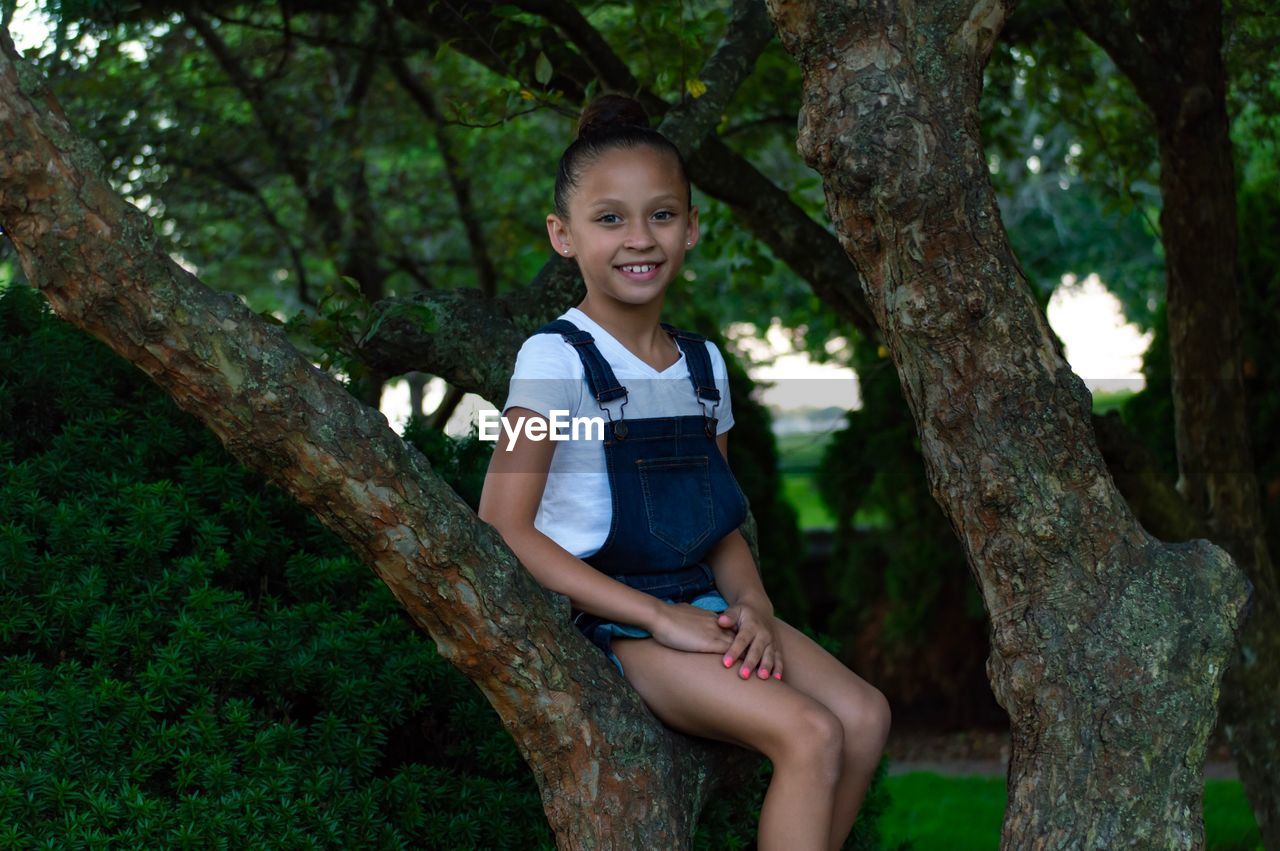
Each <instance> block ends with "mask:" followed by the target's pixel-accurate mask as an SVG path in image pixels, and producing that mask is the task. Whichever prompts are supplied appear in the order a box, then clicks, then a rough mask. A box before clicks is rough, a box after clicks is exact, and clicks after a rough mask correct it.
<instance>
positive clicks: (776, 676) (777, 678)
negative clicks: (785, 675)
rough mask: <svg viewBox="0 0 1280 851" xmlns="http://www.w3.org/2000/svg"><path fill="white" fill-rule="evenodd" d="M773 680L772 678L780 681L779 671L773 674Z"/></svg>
mask: <svg viewBox="0 0 1280 851" xmlns="http://www.w3.org/2000/svg"><path fill="white" fill-rule="evenodd" d="M773 678H774V679H775V680H780V679H782V672H781V671H779V672H778V673H776V674H774V675H773Z"/></svg>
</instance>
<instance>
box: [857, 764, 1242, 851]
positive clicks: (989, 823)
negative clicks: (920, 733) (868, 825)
mask: <svg viewBox="0 0 1280 851" xmlns="http://www.w3.org/2000/svg"><path fill="white" fill-rule="evenodd" d="M886 783H887V784H888V788H889V795H890V799H891V801H892V804H891V806H890V807H889V810H888V811H887V812H886V813H885V814H884V816H883V817H882V818H881V820H880V831H881V835H882V836H883V838H884V843H883V844H884V847H885V848H893V847H896V845H897V844H898V843H900V842H902V841H904V840H910V841H911V848H912V851H943V849H945V851H991V849H995V848H998V847H999V846H1000V826H1001V824H1002V822H1003V821H1004V807H1005V788H1004V784H1005V781H1004V778H1003V777H979V776H971V777H945V776H942V775H939V774H934V773H932V772H926V771H918V772H910V773H908V774H897V775H891V776H890V777H888V778H887V779H886ZM1204 825H1205V840H1206V841H1205V848H1206V849H1208V851H1255V849H1257V851H1261V849H1262V839H1261V837H1260V836H1259V834H1258V827H1257V824H1256V823H1255V822H1254V820H1253V813H1252V812H1251V811H1250V810H1249V805H1248V804H1247V803H1246V802H1245V798H1244V789H1243V787H1242V786H1241V785H1240V781H1238V780H1208V781H1206V782H1205V791H1204Z"/></svg>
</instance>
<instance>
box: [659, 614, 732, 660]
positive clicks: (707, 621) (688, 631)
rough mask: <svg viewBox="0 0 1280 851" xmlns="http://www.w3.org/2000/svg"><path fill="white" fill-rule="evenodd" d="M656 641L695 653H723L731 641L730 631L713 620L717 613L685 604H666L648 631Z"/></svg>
mask: <svg viewBox="0 0 1280 851" xmlns="http://www.w3.org/2000/svg"><path fill="white" fill-rule="evenodd" d="M649 631H650V632H651V633H653V637H654V638H656V639H657V640H658V643H659V644H662V645H665V646H667V647H671V648H673V649H675V650H688V651H691V652H694V653H723V652H725V651H726V650H728V649H729V646H730V645H731V644H732V643H733V637H734V636H733V630H732V629H726V628H724V627H722V626H720V624H718V623H717V622H716V613H715V612H708V611H707V610H706V609H700V608H698V607H697V606H691V605H689V604H688V603H667V604H665V605H663V606H662V607H661V614H660V616H659V618H658V620H657V622H656V623H655V624H653V626H652V627H651V628H650V630H649Z"/></svg>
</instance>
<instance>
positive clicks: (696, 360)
mask: <svg viewBox="0 0 1280 851" xmlns="http://www.w3.org/2000/svg"><path fill="white" fill-rule="evenodd" d="M661 325H662V329H663V330H664V331H666V332H667V333H668V334H670V335H671V336H672V337H674V338H675V341H676V345H678V346H679V347H680V350H681V351H682V352H684V357H685V360H686V361H688V363H689V380H690V381H692V382H693V391H694V393H696V394H697V395H698V401H699V402H702V401H704V400H705V401H708V402H711V403H712V405H711V412H712V413H711V414H708V415H707V416H711V415H712V414H714V413H715V410H716V405H718V404H719V403H720V390H719V388H717V387H716V379H715V375H713V374H712V371H711V355H710V354H708V353H707V338H706V337H704V336H702V335H701V334H697V333H694V332H693V331H681V330H680V329H678V328H675V327H673V326H671V325H668V324H667V323H666V322H663V323H661ZM704 410H705V408H704Z"/></svg>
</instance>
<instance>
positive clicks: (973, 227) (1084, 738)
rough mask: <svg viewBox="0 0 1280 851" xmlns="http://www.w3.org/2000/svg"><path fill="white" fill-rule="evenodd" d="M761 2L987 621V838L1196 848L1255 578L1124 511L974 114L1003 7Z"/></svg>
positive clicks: (811, 159) (808, 156) (804, 150)
mask: <svg viewBox="0 0 1280 851" xmlns="http://www.w3.org/2000/svg"><path fill="white" fill-rule="evenodd" d="M769 6H770V14H771V16H772V17H773V20H774V24H775V26H776V27H777V29H778V31H779V34H780V35H781V37H782V41H783V45H784V46H785V47H786V49H787V50H788V51H789V52H790V53H791V54H792V55H793V56H794V57H795V58H796V60H797V61H798V62H799V63H800V66H801V69H802V70H803V72H804V107H803V110H802V112H801V116H800V128H799V139H798V143H797V147H798V149H799V150H800V152H801V154H802V155H803V156H804V158H805V160H806V161H807V162H808V163H809V164H810V165H811V166H813V167H814V168H815V169H817V170H818V171H819V172H820V173H821V174H822V176H823V180H824V185H825V189H826V196H827V211H828V214H829V215H830V216H831V219H832V220H833V222H834V223H835V226H836V231H837V234H838V235H839V237H840V240H841V243H842V245H843V246H844V248H845V250H846V251H847V252H848V253H849V255H850V257H851V258H852V259H853V260H854V263H855V264H856V265H857V267H858V271H859V272H860V275H861V280H862V287H863V291H864V294H865V296H866V299H867V302H868V304H869V305H870V307H871V310H872V313H873V314H874V315H875V317H876V322H877V325H878V326H879V327H880V329H881V332H882V334H883V336H884V340H885V343H886V345H887V346H888V348H889V350H890V353H891V354H892V357H893V359H894V363H895V365H896V366H897V369H898V375H899V378H900V380H901V381H902V385H903V390H904V395H905V396H906V398H907V402H908V404H909V405H910V407H911V410H912V414H913V416H914V417H915V420H916V425H917V428H918V430H919V432H920V438H921V449H922V452H923V454H924V457H925V463H926V469H927V473H928V476H929V482H930V487H931V490H932V492H933V495H934V496H935V498H936V499H937V500H938V502H939V504H940V505H941V506H942V508H943V511H944V512H945V513H946V515H947V517H948V518H949V520H950V522H951V524H952V526H953V528H954V529H955V531H956V534H957V536H958V537H959V539H960V542H961V545H962V546H963V547H964V550H965V553H966V557H967V559H968V564H969V567H970V570H971V571H972V573H973V575H974V577H975V579H976V581H977V582H978V585H979V588H980V589H981V591H982V594H983V597H984V599H985V601H986V606H987V611H988V613H989V615H990V619H991V624H992V636H991V644H992V653H991V657H990V658H989V660H988V674H989V676H990V678H991V681H992V686H993V689H994V691H995V695H996V698H997V700H999V701H1000V703H1001V705H1002V706H1004V708H1005V709H1006V710H1007V711H1008V713H1009V717H1010V720H1011V723H1012V734H1013V754H1012V760H1011V762H1010V766H1009V777H1008V791H1009V805H1008V809H1007V811H1006V815H1005V824H1004V831H1003V837H1002V845H1003V847H1037V848H1061V847H1090V848H1097V847H1119V846H1136V847H1150V848H1199V847H1202V846H1203V844H1204V827H1203V820H1202V809H1201V804H1202V795H1203V775H1202V771H1203V764H1204V757H1205V748H1206V744H1207V741H1208V737H1209V734H1210V732H1211V731H1212V729H1213V726H1214V716H1215V710H1216V706H1215V701H1216V699H1217V694H1218V687H1219V681H1220V678H1221V676H1222V670H1223V667H1224V663H1225V662H1226V660H1227V659H1228V657H1229V654H1230V652H1231V648H1232V646H1233V644H1234V641H1235V637H1236V631H1237V629H1238V628H1239V625H1240V622H1241V618H1242V616H1243V611H1244V608H1245V605H1246V602H1247V599H1248V595H1249V591H1250V586H1249V583H1248V581H1247V579H1246V578H1245V577H1244V575H1243V574H1242V573H1241V572H1240V571H1239V570H1238V569H1237V568H1236V566H1235V565H1234V563H1233V562H1232V561H1231V559H1230V557H1229V556H1228V555H1227V554H1226V553H1224V552H1223V551H1222V550H1220V549H1218V548H1217V547H1214V546H1213V545H1211V544H1209V543H1208V542H1207V541H1203V540H1197V541H1192V542H1188V543H1185V544H1163V543H1161V542H1160V541H1158V540H1156V539H1155V538H1153V537H1151V536H1150V535H1149V534H1148V533H1147V532H1146V531H1145V530H1144V529H1143V528H1142V527H1141V526H1140V525H1139V524H1138V523H1137V521H1136V520H1135V519H1134V517H1133V515H1132V514H1131V513H1130V511H1129V509H1128V507H1127V506H1126V505H1125V502H1124V500H1123V499H1122V497H1121V496H1120V494H1119V492H1118V491H1117V489H1116V487H1115V484H1114V482H1113V481H1112V479H1111V477H1110V475H1109V474H1108V472H1107V469H1106V466H1105V465H1104V463H1103V461H1102V458H1101V456H1100V454H1099V452H1098V448H1097V443H1096V440H1095V437H1094V433H1093V429H1092V426H1091V422H1090V402H1091V400H1090V395H1089V393H1088V391H1087V390H1086V388H1085V387H1084V384H1083V383H1082V382H1081V381H1080V379H1079V378H1078V377H1077V376H1076V375H1074V374H1073V373H1072V372H1071V370H1070V368H1069V367H1068V366H1067V364H1066V363H1065V362H1064V361H1063V360H1062V358H1061V357H1060V356H1059V355H1058V354H1057V353H1056V352H1055V351H1054V348H1053V346H1052V345H1051V343H1050V337H1049V330H1048V328H1047V327H1046V325H1045V323H1044V320H1043V318H1042V316H1041V314H1040V312H1039V311H1038V310H1037V309H1036V305H1035V302H1034V300H1033V298H1032V295H1031V293H1030V290H1029V289H1028V287H1027V285H1026V281H1025V278H1024V276H1023V275H1022V272H1021V269H1020V268H1019V266H1018V263H1017V260H1016V258H1015V257H1014V255H1013V252H1012V251H1011V249H1010V247H1009V244H1008V240H1007V237H1006V235H1005V233H1004V230H1003V227H1002V225H1001V222H1000V215H999V211H998V208H997V206H996V202H995V195H994V192H993V191H992V188H991V185H990V181H989V179H988V171H987V163H986V158H985V156H984V153H983V150H982V143H981V138H980V128H979V120H978V98H979V96H980V93H981V85H982V69H983V66H984V65H985V64H986V61H987V59H988V56H989V54H990V50H991V47H992V44H993V43H994V41H995V38H996V35H997V33H998V31H999V29H1000V26H1001V24H1002V23H1003V21H1004V18H1005V15H1006V13H1007V7H1006V6H1005V5H1003V4H1001V3H999V2H980V3H977V4H955V3H945V4H944V3H930V4H901V5H899V4H896V3H886V2H876V0H872V2H869V3H864V4H858V5H856V6H854V5H852V4H845V3H842V2H839V0H770V2H769Z"/></svg>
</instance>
